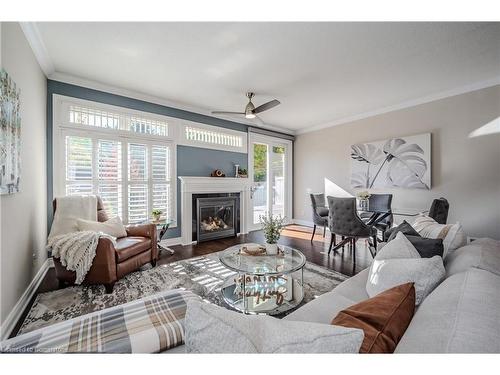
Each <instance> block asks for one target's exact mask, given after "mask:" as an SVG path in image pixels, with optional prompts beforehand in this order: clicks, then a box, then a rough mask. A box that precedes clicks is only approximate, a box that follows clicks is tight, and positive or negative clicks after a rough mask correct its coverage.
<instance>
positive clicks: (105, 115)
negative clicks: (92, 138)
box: [66, 104, 168, 137]
mask: <svg viewBox="0 0 500 375" xmlns="http://www.w3.org/2000/svg"><path fill="white" fill-rule="evenodd" d="M66 113H67V115H68V117H69V119H68V121H69V123H70V124H79V125H87V126H95V127H98V128H103V129H115V130H124V131H130V132H134V133H140V134H150V135H159V136H164V137H165V136H167V135H168V124H167V122H166V121H159V120H155V119H149V118H142V117H138V116H134V115H131V114H119V113H116V112H111V111H107V110H100V109H95V108H88V107H83V106H79V105H71V104H67V105H66Z"/></svg>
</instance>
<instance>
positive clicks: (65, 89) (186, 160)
mask: <svg viewBox="0 0 500 375" xmlns="http://www.w3.org/2000/svg"><path fill="white" fill-rule="evenodd" d="M53 94H58V95H64V96H69V97H73V98H79V99H85V100H92V101H95V102H100V103H104V104H109V105H116V106H120V107H125V108H130V109H135V110H138V111H144V112H150V113H156V114H160V115H164V116H170V117H176V118H180V119H184V120H189V121H195V122H200V123H203V124H208V125H214V126H220V127H223V128H227V129H233V130H240V131H244V132H246V131H247V129H248V127H247V125H245V124H240V123H237V122H232V121H227V120H222V119H218V118H215V117H210V116H206V115H201V114H199V113H193V112H189V111H185V110H181V109H177V108H172V107H166V106H163V105H159V104H154V103H150V102H146V101H142V100H137V99H132V98H129V97H126V96H120V95H115V94H111V93H107V92H103V91H98V90H93V89H89V88H86V87H81V86H76V85H72V84H68V83H64V82H59V81H53V80H47V212H48V230H50V225H51V224H52V200H53V197H54V192H53V176H54V174H53V160H52V155H53V144H52V134H53V133H52V132H53V129H52V125H53V124H52V115H53V108H52V107H53V100H52V96H53ZM234 164H239V165H240V166H241V167H242V168H247V167H248V166H247V164H248V159H247V154H243V153H239V152H228V151H219V150H211V149H205V148H199V147H188V146H177V176H209V175H210V172H211V171H213V170H214V169H221V170H223V171H225V173H226V175H228V176H230V175H232V174H233V173H234ZM179 196H180V182H179V181H178V182H177V197H179ZM177 223H178V226H177V228H172V230H169V233H168V237H169V238H172V237H179V236H180V233H181V228H180V199H177Z"/></svg>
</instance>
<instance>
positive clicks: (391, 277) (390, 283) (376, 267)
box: [366, 242, 445, 306]
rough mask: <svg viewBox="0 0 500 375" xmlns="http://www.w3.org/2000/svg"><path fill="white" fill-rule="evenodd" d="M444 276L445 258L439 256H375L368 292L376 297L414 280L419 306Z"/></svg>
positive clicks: (367, 285)
mask: <svg viewBox="0 0 500 375" xmlns="http://www.w3.org/2000/svg"><path fill="white" fill-rule="evenodd" d="M390 243H391V242H389V244H390ZM389 244H387V245H386V247H387V246H389ZM384 249H385V247H384ZM444 276H445V269H444V266H443V259H442V258H441V257H439V256H435V257H432V258H410V259H403V258H395V259H382V260H380V259H379V260H377V258H375V259H374V260H373V263H372V265H371V267H370V273H369V275H368V280H367V281H366V292H367V293H368V295H369V296H370V297H374V296H376V295H377V294H379V293H381V292H383V291H385V290H387V289H390V288H393V287H395V286H398V285H401V284H406V283H410V282H412V283H414V284H415V305H417V306H418V305H419V304H420V303H422V301H423V300H424V299H425V297H427V295H429V293H431V292H432V291H433V290H434V288H435V287H436V286H438V285H439V283H440V282H441V281H442V280H443V279H444Z"/></svg>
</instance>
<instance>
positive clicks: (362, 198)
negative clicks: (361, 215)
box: [357, 191, 371, 211]
mask: <svg viewBox="0 0 500 375" xmlns="http://www.w3.org/2000/svg"><path fill="white" fill-rule="evenodd" d="M370 196H371V194H370V193H369V192H367V191H360V192H359V193H358V194H357V197H358V201H359V208H360V209H361V210H363V211H368V208H369V207H368V206H369V200H368V199H369V198H370Z"/></svg>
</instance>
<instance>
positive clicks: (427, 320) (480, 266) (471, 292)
mask: <svg viewBox="0 0 500 375" xmlns="http://www.w3.org/2000/svg"><path fill="white" fill-rule="evenodd" d="M445 268H446V278H445V280H444V281H443V282H442V283H441V284H440V285H438V287H437V288H436V289H434V291H433V292H432V293H431V294H429V295H428V296H427V298H426V299H425V300H424V301H423V302H422V304H421V305H420V306H419V307H418V309H417V311H416V312H415V315H414V317H413V319H412V321H411V323H410V326H409V327H408V329H407V330H406V332H405V334H404V336H403V337H402V339H401V341H400V342H399V344H398V346H397V348H396V353H500V242H499V241H495V240H491V239H487V238H484V239H479V240H476V241H474V242H473V243H472V244H470V245H467V246H464V247H463V248H460V249H457V250H455V252H454V253H452V254H450V255H449V256H448V257H447V258H446V259H445ZM368 273H369V270H368V269H365V270H363V271H361V272H360V273H358V274H357V275H355V276H353V277H351V278H350V279H348V280H346V281H344V282H343V283H342V284H340V285H339V286H338V287H336V288H335V289H334V290H332V291H331V292H329V293H326V294H323V295H321V296H319V297H318V298H316V299H315V300H314V301H311V302H309V303H308V304H306V305H304V306H302V307H301V308H299V309H298V310H296V311H294V312H293V313H291V314H289V315H288V316H286V318H285V319H289V320H300V321H309V322H317V323H324V324H330V322H331V320H332V319H333V318H334V317H335V316H336V315H337V313H338V312H339V311H341V310H342V309H345V308H346V307H349V306H351V305H353V304H355V303H358V302H361V301H363V300H365V299H367V298H369V297H368V294H367V293H366V289H365V286H366V281H367V277H368Z"/></svg>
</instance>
